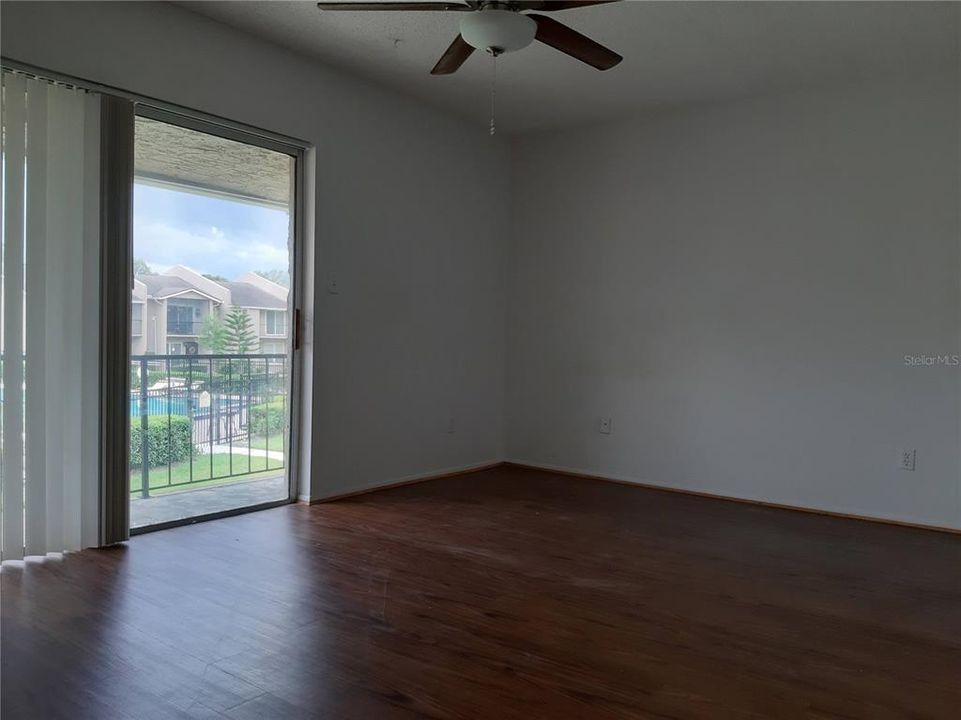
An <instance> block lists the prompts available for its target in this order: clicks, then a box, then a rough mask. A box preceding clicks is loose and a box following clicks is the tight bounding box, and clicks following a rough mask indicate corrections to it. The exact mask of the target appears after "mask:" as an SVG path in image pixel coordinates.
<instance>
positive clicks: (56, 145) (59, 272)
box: [44, 87, 78, 549]
mask: <svg viewBox="0 0 961 720" xmlns="http://www.w3.org/2000/svg"><path fill="white" fill-rule="evenodd" d="M65 105H66V103H65V98H64V94H63V93H61V92H59V88H53V87H51V88H50V92H49V94H48V98H47V121H48V124H47V128H48V132H49V135H48V139H47V197H48V198H50V199H51V200H53V199H59V200H65V199H67V198H68V197H69V196H70V194H71V188H70V186H69V184H68V181H67V176H66V174H65V173H64V164H65V163H64V158H65V153H69V149H68V148H65V145H66V136H67V130H66V125H67V122H68V119H67V110H66V107H65ZM72 190H73V192H77V191H78V189H77V188H73V189H72ZM69 211H70V210H69V206H68V204H67V203H65V202H48V203H47V275H48V277H50V278H62V277H63V276H64V274H65V273H66V271H67V265H66V259H65V258H64V255H63V249H64V245H65V244H66V243H67V238H68V237H69V235H70V215H69ZM65 302H66V295H65V294H64V286H63V283H62V282H48V283H47V315H46V317H45V318H44V326H45V330H46V333H45V342H46V348H47V363H46V373H47V397H46V410H45V413H44V414H45V418H44V420H45V426H46V430H45V431H44V439H45V440H46V449H47V457H46V463H45V465H46V469H47V477H48V481H47V548H57V549H60V548H63V546H64V542H63V539H64V534H63V515H64V497H63V480H62V478H63V477H64V470H65V467H64V452H63V430H64V423H63V418H62V417H61V413H62V410H63V407H62V403H61V399H62V397H63V394H64V391H65V389H66V388H65V387H64V383H63V375H64V371H65V370H66V365H65V361H64V355H63V352H64V338H63V327H64V322H65V321H64V304H65Z"/></svg>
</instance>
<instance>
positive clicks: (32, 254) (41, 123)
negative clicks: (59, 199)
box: [24, 79, 48, 555]
mask: <svg viewBox="0 0 961 720" xmlns="http://www.w3.org/2000/svg"><path fill="white" fill-rule="evenodd" d="M47 92H48V89H47V84H46V83H44V82H41V81H39V80H35V79H29V80H27V183H28V186H27V218H26V220H27V225H26V231H27V243H26V254H27V255H26V257H27V261H26V262H27V267H26V299H25V303H26V313H27V328H26V348H27V358H28V362H27V364H26V369H25V373H26V385H25V387H26V390H25V396H26V402H25V419H26V431H25V433H24V442H25V444H26V454H25V456H26V477H27V478H29V479H30V481H29V482H27V487H26V492H25V501H24V510H25V512H24V517H25V525H26V527H25V535H26V554H27V555H38V554H43V553H45V552H46V551H47V550H46V548H47V481H48V475H47V471H46V454H47V450H46V443H45V442H44V431H45V429H46V428H45V423H44V414H45V412H46V380H47V370H46V356H47V353H46V349H45V347H46V329H45V328H44V323H43V318H44V317H45V316H46V307H47V298H46V294H47V289H46V288H47V277H46V272H45V271H46V266H47V223H46V208H47Z"/></svg>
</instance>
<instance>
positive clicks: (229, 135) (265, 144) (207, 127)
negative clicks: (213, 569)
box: [128, 100, 308, 535]
mask: <svg viewBox="0 0 961 720" xmlns="http://www.w3.org/2000/svg"><path fill="white" fill-rule="evenodd" d="M134 114H135V115H136V116H137V117H144V118H147V119H149V120H156V121H158V122H163V123H167V124H169V125H175V126H178V127H183V128H187V129H188V130H194V131H196V132H202V133H206V134H208V135H214V136H216V137H221V138H224V139H226V140H233V141H234V142H239V143H244V144H245V145H253V146H256V147H261V148H264V149H265V150H271V151H273V152H278V153H282V154H284V155H288V156H289V157H291V158H292V159H293V161H294V171H293V177H292V183H291V185H292V187H291V191H292V192H291V195H292V197H291V200H292V203H293V208H292V209H291V219H292V228H291V236H290V243H289V245H288V247H289V248H290V251H289V252H290V265H291V273H290V293H289V295H288V302H287V310H288V312H289V314H290V319H289V322H288V328H289V330H288V332H289V335H290V337H289V340H288V343H287V359H288V361H289V363H290V373H289V380H288V388H287V391H288V397H289V399H290V400H289V403H288V420H289V425H288V431H287V438H286V442H285V446H284V451H285V457H284V469H285V472H286V475H287V497H286V498H285V499H283V500H275V501H271V502H266V503H258V504H256V505H248V506H246V507H241V508H233V509H230V510H222V511H219V512H214V513H208V514H205V515H196V516H194V517H189V518H183V519H181V520H172V521H169V522H164V523H157V524H155V525H145V526H142V527H138V528H131V529H130V534H131V535H140V534H142V533H146V532H153V531H154V530H165V529H167V528H171V527H177V526H180V525H191V524H193V523H197V522H202V521H205V520H216V519H218V518H223V517H230V516H232V515H240V514H243V513H248V512H255V511H257V510H266V509H267V508H272V507H279V506H281V505H288V504H290V503H293V502H296V501H297V495H298V485H299V482H300V470H301V466H300V449H301V442H302V441H303V438H301V427H302V417H303V416H302V413H303V398H302V392H301V389H302V387H303V365H304V363H303V361H302V358H303V326H302V325H303V323H302V318H303V316H304V297H303V295H304V293H303V287H304V267H303V259H304V236H305V233H304V228H305V223H304V221H305V218H306V212H305V207H304V203H305V200H306V193H305V191H304V186H305V178H306V165H305V164H306V159H307V150H308V145H307V144H306V143H301V142H299V141H295V142H292V141H290V140H289V139H286V138H280V137H279V136H269V135H266V134H265V133H264V131H262V130H256V129H246V128H244V127H243V126H241V125H239V124H237V123H233V122H229V123H228V122H225V121H223V120H222V119H220V118H213V117H211V116H208V115H204V114H203V113H199V112H194V111H190V110H185V109H183V108H176V109H172V108H171V107H170V106H169V105H167V104H166V103H157V102H155V101H150V100H141V101H138V102H136V103H135V104H134ZM132 192H133V187H131V193H132ZM132 242H133V237H132V235H131V243H132ZM130 253H131V257H133V248H132V247H131V248H130ZM128 334H129V330H128ZM128 344H129V337H128ZM128 463H129V459H128ZM128 502H129V497H128Z"/></svg>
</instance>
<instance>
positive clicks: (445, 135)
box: [2, 2, 508, 498]
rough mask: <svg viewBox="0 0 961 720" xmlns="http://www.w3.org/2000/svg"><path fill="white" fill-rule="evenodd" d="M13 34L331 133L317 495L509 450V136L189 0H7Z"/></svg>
mask: <svg viewBox="0 0 961 720" xmlns="http://www.w3.org/2000/svg"><path fill="white" fill-rule="evenodd" d="M2 32H3V35H2V49H3V55H4V56H5V57H9V58H13V59H16V60H20V61H22V62H27V63H31V64H34V65H37V66H40V67H45V68H49V69H52V70H56V71H60V72H64V73H68V74H71V75H75V76H78V77H81V78H85V79H88V80H93V81H96V82H100V83H105V84H108V85H113V86H116V87H121V88H124V89H128V90H131V91H134V92H137V93H141V94H144V95H148V96H153V97H157V98H160V99H162V100H166V101H169V102H174V103H179V104H181V105H185V106H188V107H191V108H195V109H198V110H202V111H205V112H208V113H213V114H216V115H220V116H223V117H226V118H230V119H232V120H235V121H239V122H245V123H249V124H251V125H255V126H258V127H263V128H266V129H269V130H272V131H275V132H278V133H283V134H287V135H291V136H294V137H299V138H302V139H304V140H307V141H309V142H312V143H314V144H315V146H316V152H315V153H312V154H311V157H312V159H315V160H316V169H315V170H314V169H311V171H310V173H309V175H310V176H312V177H315V180H316V181H315V189H316V217H315V223H314V225H315V236H314V237H311V238H310V241H311V242H315V243H316V244H315V246H314V247H313V251H314V252H313V258H314V262H315V265H314V269H315V270H316V271H317V274H318V279H319V284H320V288H319V289H320V294H318V296H317V301H316V304H315V306H314V307H313V308H312V310H313V317H312V318H309V319H310V320H312V321H313V323H312V325H311V326H309V328H308V332H309V333H310V335H309V337H308V341H310V342H311V350H312V352H313V353H314V355H313V358H312V359H311V362H310V363H308V368H309V374H310V378H309V380H311V381H312V388H311V394H312V397H313V401H314V416H313V418H311V422H308V423H305V426H306V427H307V428H308V429H309V431H310V434H311V437H312V446H313V456H312V473H311V487H310V488H309V494H310V495H311V496H312V497H315V498H317V497H322V496H325V495H331V494H336V493H341V492H346V491H350V490H355V489H360V488H364V487H370V486H373V485H377V484H381V483H387V482H391V481H394V480H399V479H402V478H404V477H407V476H412V475H420V474H426V473H432V472H438V471H442V470H446V469H452V468H459V467H464V466H471V465H476V464H481V463H485V462H489V461H492V460H497V459H499V458H500V457H501V456H502V454H503V441H502V437H503V426H502V420H503V387H504V380H503V368H504V332H503V318H504V296H505V280H504V267H503V261H504V257H505V252H504V238H505V237H506V230H507V195H506V192H507V187H506V177H507V174H508V161H507V152H506V147H505V145H504V144H503V143H502V142H501V141H498V140H493V139H491V138H490V137H488V136H487V135H485V134H484V133H483V132H478V131H477V130H475V129H472V128H465V127H464V126H463V123H462V122H461V121H459V120H457V119H454V118H448V117H446V116H444V115H441V114H439V113H437V112H435V111H433V110H431V109H428V108H425V107H423V106H422V105H420V104H418V103H416V102H414V101H409V100H407V99H405V98H402V97H400V96H398V95H395V94H392V93H391V92H389V91H386V90H382V89H379V88H376V87H372V86H370V85H366V84H364V83H363V82H362V81H358V80H354V79H351V78H349V77H346V76H343V75H340V74H338V73H336V72H334V71H332V70H330V69H328V68H325V67H323V66H320V65H318V64H316V63H313V62H310V61H308V60H305V59H301V58H300V57H298V56H296V55H293V54H290V53H288V52H286V51H284V50H282V49H279V48H276V47H274V46H271V45H269V44H266V43H263V42H261V41H259V40H257V39H254V38H252V37H249V36H246V35H244V34H242V33H239V32H237V31H235V30H232V29H230V28H227V27H226V26H223V25H220V24H218V23H215V22H213V21H210V20H208V19H206V18H202V17H200V16H197V15H195V14H193V13H190V12H188V11H186V10H183V9H182V8H178V7H175V6H168V5H155V4H148V3H105V4H100V3H27V4H19V3H8V2H4V3H3V6H2ZM330 272H334V273H336V277H337V284H338V286H339V288H340V292H339V294H337V295H329V294H327V293H326V292H324V289H325V286H326V280H325V279H326V277H327V275H328V273H330ZM452 414H453V415H454V416H456V417H455V425H454V428H455V432H453V433H449V432H448V429H449V427H448V425H449V420H448V419H449V416H450V415H452ZM304 492H305V494H306V492H307V491H306V489H305V491H304Z"/></svg>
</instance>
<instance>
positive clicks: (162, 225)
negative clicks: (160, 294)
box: [133, 183, 288, 280]
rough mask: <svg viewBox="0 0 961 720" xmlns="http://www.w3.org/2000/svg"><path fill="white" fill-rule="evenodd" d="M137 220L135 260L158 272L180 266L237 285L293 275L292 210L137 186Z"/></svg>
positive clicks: (135, 203)
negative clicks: (262, 275) (245, 278)
mask: <svg viewBox="0 0 961 720" xmlns="http://www.w3.org/2000/svg"><path fill="white" fill-rule="evenodd" d="M133 215H134V217H133V226H134V230H133V245H134V257H135V258H137V259H141V260H145V261H146V262H147V263H148V264H149V265H150V267H151V268H152V269H153V270H154V271H156V272H162V271H163V270H165V269H167V268H168V267H170V266H171V265H177V264H179V265H186V266H187V267H190V268H192V269H194V270H196V271H197V272H200V273H205V274H214V275H222V276H223V277H225V278H227V279H228V280H235V279H236V278H238V277H239V276H240V275H242V274H243V273H245V272H248V271H251V270H284V271H286V270H287V233H288V217H287V211H286V210H277V209H273V208H268V207H262V206H259V205H252V204H249V203H242V202H236V201H233V200H223V199H219V198H212V197H207V196H205V195H195V194H193V193H186V192H180V191H177V190H170V189H167V188H160V187H155V186H152V185H144V184H142V183H136V184H135V185H134V213H133Z"/></svg>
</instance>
